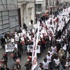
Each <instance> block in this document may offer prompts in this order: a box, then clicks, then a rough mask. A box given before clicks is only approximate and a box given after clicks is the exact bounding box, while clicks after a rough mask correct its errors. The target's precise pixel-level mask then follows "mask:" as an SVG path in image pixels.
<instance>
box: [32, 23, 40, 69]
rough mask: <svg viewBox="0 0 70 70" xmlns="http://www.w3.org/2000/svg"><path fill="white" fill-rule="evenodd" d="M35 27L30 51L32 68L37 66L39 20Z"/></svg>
mask: <svg viewBox="0 0 70 70" xmlns="http://www.w3.org/2000/svg"><path fill="white" fill-rule="evenodd" d="M37 24H38V26H37V29H35V34H34V44H33V51H32V70H34V69H35V68H36V66H37V45H38V38H39V25H40V22H38V23H37Z"/></svg>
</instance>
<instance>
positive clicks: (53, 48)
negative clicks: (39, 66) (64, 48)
mask: <svg viewBox="0 0 70 70" xmlns="http://www.w3.org/2000/svg"><path fill="white" fill-rule="evenodd" d="M51 49H52V51H53V53H55V54H56V52H57V47H56V46H52V47H51Z"/></svg>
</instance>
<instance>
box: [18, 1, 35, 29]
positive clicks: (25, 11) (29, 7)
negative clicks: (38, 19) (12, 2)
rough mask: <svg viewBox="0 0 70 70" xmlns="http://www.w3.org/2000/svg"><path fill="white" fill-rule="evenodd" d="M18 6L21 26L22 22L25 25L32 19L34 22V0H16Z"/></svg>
mask: <svg viewBox="0 0 70 70" xmlns="http://www.w3.org/2000/svg"><path fill="white" fill-rule="evenodd" d="M18 7H19V8H20V13H21V26H22V28H23V23H25V24H26V25H27V26H28V25H29V22H30V20H31V19H32V20H33V21H34V22H35V1H34V0H18Z"/></svg>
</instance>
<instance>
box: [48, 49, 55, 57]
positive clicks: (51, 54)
mask: <svg viewBox="0 0 70 70" xmlns="http://www.w3.org/2000/svg"><path fill="white" fill-rule="evenodd" d="M48 53H50V56H51V57H52V56H53V54H54V53H53V51H52V49H51V48H50V51H48Z"/></svg>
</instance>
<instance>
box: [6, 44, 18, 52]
mask: <svg viewBox="0 0 70 70" xmlns="http://www.w3.org/2000/svg"><path fill="white" fill-rule="evenodd" d="M14 48H17V44H11V43H9V44H6V45H5V52H13V50H14Z"/></svg>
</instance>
